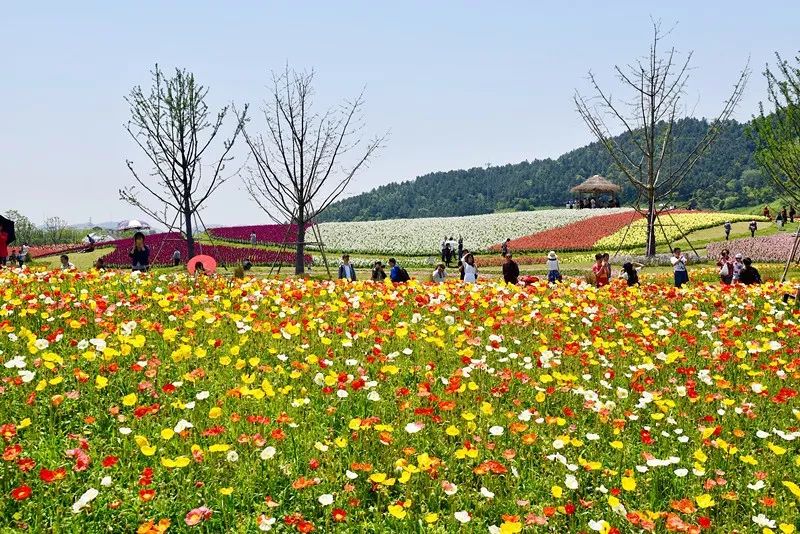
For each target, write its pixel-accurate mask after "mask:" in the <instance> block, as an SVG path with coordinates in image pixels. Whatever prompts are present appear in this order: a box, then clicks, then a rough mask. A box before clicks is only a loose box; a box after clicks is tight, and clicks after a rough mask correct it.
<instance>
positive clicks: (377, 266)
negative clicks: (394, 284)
mask: <svg viewBox="0 0 800 534" xmlns="http://www.w3.org/2000/svg"><path fill="white" fill-rule="evenodd" d="M384 280H386V271H384V270H383V264H382V263H381V262H380V261H376V262H375V263H374V264H373V265H372V281H373V282H383V281H384Z"/></svg>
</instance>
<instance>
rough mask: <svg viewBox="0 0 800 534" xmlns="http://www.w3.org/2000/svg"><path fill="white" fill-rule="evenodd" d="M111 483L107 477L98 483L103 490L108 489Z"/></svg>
mask: <svg viewBox="0 0 800 534" xmlns="http://www.w3.org/2000/svg"><path fill="white" fill-rule="evenodd" d="M111 483H112V481H111V477H109V476H105V477H103V479H102V480H101V481H100V485H101V486H103V487H104V488H107V487H109V486H110V485H111Z"/></svg>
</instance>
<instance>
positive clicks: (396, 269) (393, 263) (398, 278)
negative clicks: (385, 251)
mask: <svg viewBox="0 0 800 534" xmlns="http://www.w3.org/2000/svg"><path fill="white" fill-rule="evenodd" d="M388 263H389V267H391V269H392V270H391V271H389V278H390V279H391V280H392V282H402V281H403V274H402V271H401V270H400V266H399V265H397V260H396V259H394V258H389V262H388Z"/></svg>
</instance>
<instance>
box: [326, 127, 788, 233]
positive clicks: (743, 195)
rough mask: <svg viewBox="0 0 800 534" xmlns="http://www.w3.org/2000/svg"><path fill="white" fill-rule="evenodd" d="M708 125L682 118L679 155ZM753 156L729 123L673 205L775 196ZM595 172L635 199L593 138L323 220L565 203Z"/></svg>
mask: <svg viewBox="0 0 800 534" xmlns="http://www.w3.org/2000/svg"><path fill="white" fill-rule="evenodd" d="M707 129H708V122H706V121H705V120H698V119H683V120H681V121H680V122H678V123H677V124H676V127H675V131H676V136H675V147H674V158H673V159H674V160H675V161H678V160H681V159H682V156H683V154H684V153H685V152H686V151H688V150H691V148H692V147H694V146H695V144H696V142H697V141H698V140H699V139H700V138H701V137H702V135H703V134H704V133H705V132H706V131H707ZM626 139H629V136H627V135H625V136H620V138H619V141H620V142H621V143H625V142H626ZM534 148H535V147H534ZM752 156H753V143H752V142H751V141H750V140H749V139H748V138H747V136H746V134H745V125H744V124H741V123H738V122H735V121H731V122H730V123H729V124H727V125H726V128H725V130H724V131H723V132H722V134H721V135H720V137H719V139H718V140H717V142H716V143H715V144H714V145H713V146H712V148H711V149H710V150H709V152H708V153H707V154H706V155H705V156H704V157H703V158H702V159H701V160H700V162H699V163H698V164H697V165H696V166H695V168H694V170H693V171H692V173H691V174H690V176H689V177H688V178H687V179H686V181H685V182H684V183H683V186H682V187H681V188H680V190H679V191H677V195H676V198H675V202H679V203H682V204H686V205H688V204H689V203H690V202H692V201H693V203H694V204H693V205H694V206H695V207H698V208H712V209H729V208H734V207H738V206H747V205H753V204H759V203H762V202H767V201H771V200H774V198H773V196H774V189H773V188H772V187H770V183H769V180H768V179H767V178H766V176H764V175H763V173H762V172H761V171H760V169H758V167H757V165H756V163H755V162H754V161H753V157H752ZM593 174H601V175H603V176H605V177H607V178H609V179H611V180H612V181H614V182H616V183H618V184H620V185H623V186H624V187H625V189H624V192H623V202H626V201H627V202H630V201H632V200H633V199H634V198H635V195H634V191H633V188H632V187H631V186H630V184H629V183H628V182H627V181H626V180H625V178H624V177H623V176H622V175H621V174H620V172H619V171H618V170H617V169H616V168H615V166H614V164H613V163H612V161H611V158H610V157H609V155H608V153H607V152H606V151H605V149H604V148H603V147H602V146H600V144H599V143H592V144H590V145H588V146H585V147H583V148H579V149H577V150H573V151H571V152H568V153H566V154H564V155H563V156H561V157H559V158H558V159H555V160H553V159H544V160H534V161H530V162H529V161H524V162H522V163H516V164H508V165H502V166H491V167H487V168H479V167H475V168H472V169H467V170H457V171H447V172H433V173H430V174H426V175H424V176H420V177H418V178H417V179H415V180H411V181H406V182H402V183H389V184H386V185H383V186H381V187H378V188H376V189H373V190H372V191H369V192H367V193H362V194H360V195H357V196H353V197H350V198H346V199H344V200H341V201H339V202H337V203H335V204H333V205H332V206H330V208H328V210H327V211H326V212H325V213H323V216H322V219H323V220H327V221H361V220H375V219H393V218H398V217H410V218H413V217H447V216H458V215H476V214H482V213H493V212H496V211H501V210H530V209H533V208H536V207H540V206H562V205H563V204H564V203H565V202H566V201H567V200H569V199H570V198H571V195H570V193H569V190H570V188H571V187H573V186H574V185H576V184H578V183H580V182H581V181H582V180H584V179H586V178H587V177H589V176H591V175H593Z"/></svg>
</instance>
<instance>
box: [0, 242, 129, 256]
mask: <svg viewBox="0 0 800 534" xmlns="http://www.w3.org/2000/svg"><path fill="white" fill-rule="evenodd" d="M113 243H114V242H113V241H110V242H109V241H107V242H104V243H96V244H95V246H94V248H96V249H97V248H103V247H108V246H113ZM14 245H19V243H14ZM11 248H12V249H14V250H16V251H19V246H12V247H11ZM87 248H89V245H88V244H86V243H65V244H60V245H36V246H32V247H29V249H28V257H29V258H33V259H36V258H46V257H48V256H58V255H61V254H69V253H71V252H80V251H83V250H86V249H87Z"/></svg>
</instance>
